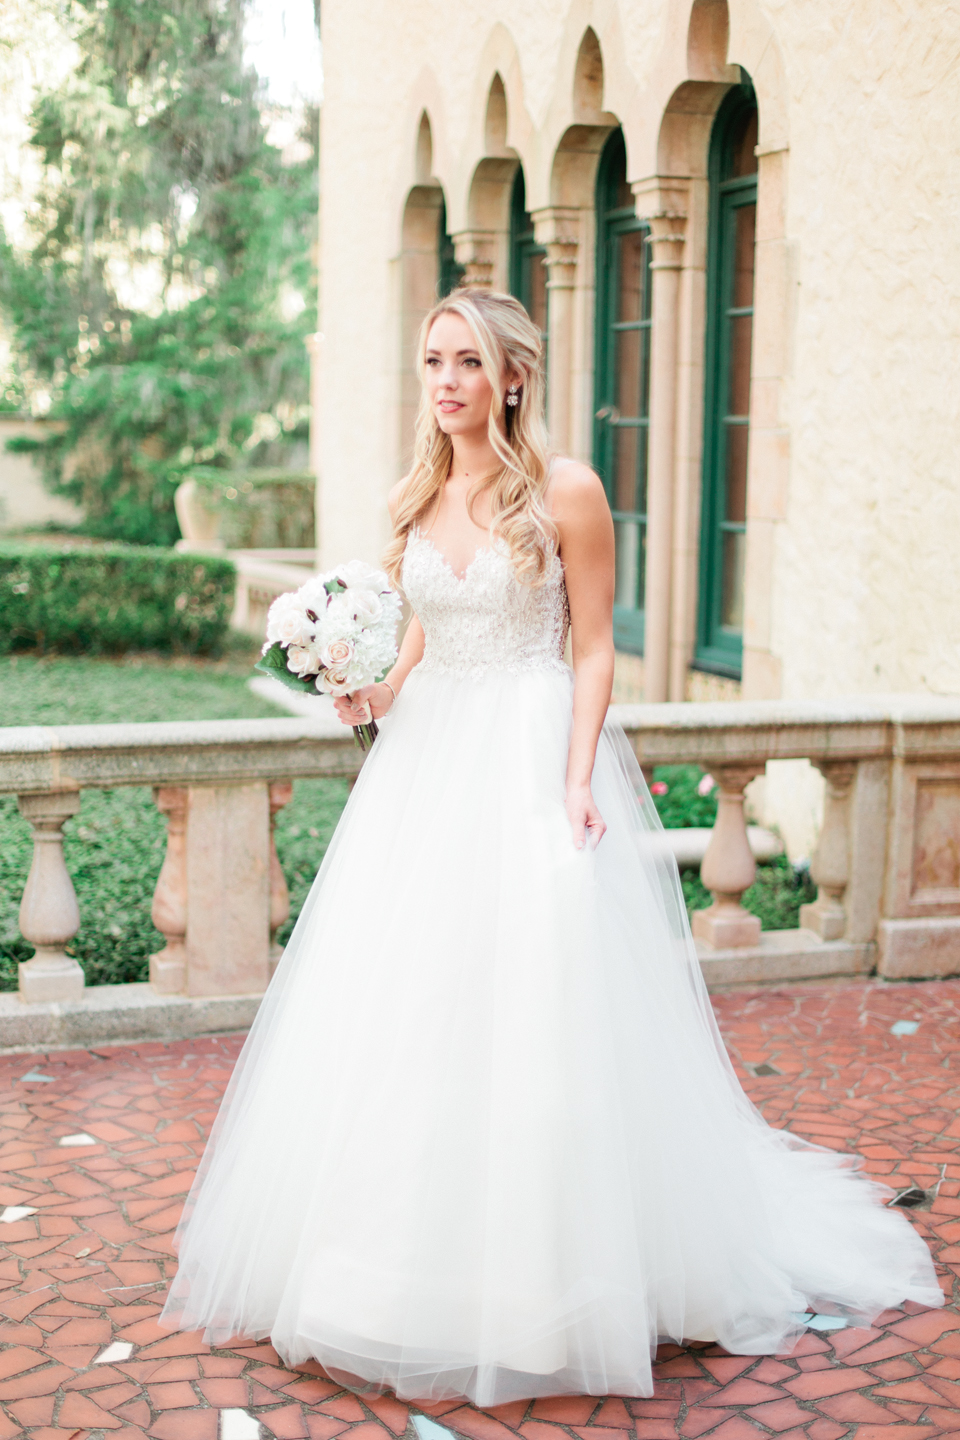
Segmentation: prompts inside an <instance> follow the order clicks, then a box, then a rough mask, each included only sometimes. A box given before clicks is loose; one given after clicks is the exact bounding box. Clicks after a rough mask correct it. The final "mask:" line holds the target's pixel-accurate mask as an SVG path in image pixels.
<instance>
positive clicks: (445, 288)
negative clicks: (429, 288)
mask: <svg viewBox="0 0 960 1440" xmlns="http://www.w3.org/2000/svg"><path fill="white" fill-rule="evenodd" d="M463 276H464V267H463V266H462V265H458V264H457V256H456V252H455V250H454V245H453V241H452V240H451V238H450V236H449V235H448V234H447V204H446V201H445V200H444V201H442V202H441V205H440V218H439V222H438V225H437V298H438V299H439V300H442V299H443V297H444V295H449V294H450V291H451V290H456V288H457V286H458V285H459V284H460V282H461V281H462V280H463Z"/></svg>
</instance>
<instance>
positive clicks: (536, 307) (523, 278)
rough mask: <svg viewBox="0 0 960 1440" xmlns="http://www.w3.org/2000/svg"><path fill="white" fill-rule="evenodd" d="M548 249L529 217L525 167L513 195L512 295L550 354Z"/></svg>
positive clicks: (511, 242) (518, 171)
mask: <svg viewBox="0 0 960 1440" xmlns="http://www.w3.org/2000/svg"><path fill="white" fill-rule="evenodd" d="M546 256H547V247H546V246H545V245H538V244H537V240H536V236H535V235H534V230H533V221H532V220H531V218H530V216H529V215H528V213H527V188H526V182H525V180H524V178H523V166H522V165H519V166H518V167H517V173H516V175H515V176H514V179H513V189H512V190H511V192H510V294H511V295H515V296H516V298H517V299H518V300H519V301H520V304H521V305H522V306H523V307H524V309H525V310H526V312H527V314H528V315H529V316H530V319H531V320H532V321H533V323H534V325H536V326H537V328H538V329H539V331H540V335H541V337H542V339H543V353H544V361H546V354H547V311H548V296H549V292H548V290H547V266H546Z"/></svg>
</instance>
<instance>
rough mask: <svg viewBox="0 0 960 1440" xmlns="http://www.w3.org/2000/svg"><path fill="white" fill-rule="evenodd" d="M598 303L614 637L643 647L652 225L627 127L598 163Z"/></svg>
mask: <svg viewBox="0 0 960 1440" xmlns="http://www.w3.org/2000/svg"><path fill="white" fill-rule="evenodd" d="M596 209H597V276H596V280H597V292H596V293H597V302H596V303H597V309H596V333H595V348H594V354H595V364H594V407H593V408H594V422H593V463H594V468H595V469H596V471H597V474H598V475H599V476H600V479H601V480H602V481H603V485H604V489H605V490H606V492H607V499H608V500H609V502H610V509H611V511H612V514H613V523H614V531H615V535H616V583H615V591H614V606H613V638H614V644H615V645H616V647H617V649H618V650H629V651H633V652H634V653H635V654H640V655H642V654H643V640H644V586H645V583H646V543H647V454H648V448H649V431H650V330H651V323H652V314H651V298H652V296H651V291H652V286H651V272H650V245H649V243H648V241H649V227H648V226H647V225H646V224H645V223H644V222H643V221H642V220H638V219H637V214H636V209H635V206H634V198H633V194H632V192H631V190H630V188H629V186H628V185H627V150H626V142H625V141H624V138H623V131H622V130H614V131H613V132H612V134H611V135H610V136H609V137H608V139H607V142H606V144H605V145H604V148H603V151H602V153H601V156H600V164H599V167H598V170H597V192H596Z"/></svg>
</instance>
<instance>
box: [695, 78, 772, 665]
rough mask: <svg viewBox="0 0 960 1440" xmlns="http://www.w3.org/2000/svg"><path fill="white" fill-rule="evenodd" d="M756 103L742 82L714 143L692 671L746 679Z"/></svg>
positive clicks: (728, 101)
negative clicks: (745, 563)
mask: <svg viewBox="0 0 960 1440" xmlns="http://www.w3.org/2000/svg"><path fill="white" fill-rule="evenodd" d="M757 125H758V115H757V101H756V96H755V94H754V90H753V86H752V85H751V84H750V83H749V81H748V82H745V83H744V84H742V85H738V86H737V87H736V88H735V89H733V90H731V91H730V93H729V94H728V95H727V96H726V97H725V99H724V101H723V103H722V105H721V106H720V109H719V110H718V111H717V115H716V119H715V120H714V123H713V130H712V132H711V137H710V161H709V184H710V218H709V232H708V252H707V325H706V348H705V357H704V359H705V365H704V434H703V476H702V485H703V489H702V507H701V530H700V592H699V605H698V612H699V613H698V617H697V618H698V624H697V645H696V650H695V655H694V664H695V666H696V668H697V669H699V670H708V671H712V672H713V673H715V674H719V675H729V676H733V677H735V678H736V679H739V678H740V675H741V671H742V665H743V590H744V557H745V550H746V532H747V461H748V454H749V444H750V359H751V348H752V340H753V301H754V271H755V256H756V216H757V160H756V154H755V147H756V143H757Z"/></svg>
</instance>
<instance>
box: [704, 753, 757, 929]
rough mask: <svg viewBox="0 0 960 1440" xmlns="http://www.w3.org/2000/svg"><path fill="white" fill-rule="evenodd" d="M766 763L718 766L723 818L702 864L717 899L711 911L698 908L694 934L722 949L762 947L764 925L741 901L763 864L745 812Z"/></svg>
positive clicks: (714, 769)
mask: <svg viewBox="0 0 960 1440" xmlns="http://www.w3.org/2000/svg"><path fill="white" fill-rule="evenodd" d="M763 769H764V767H763V766H762V765H713V764H711V766H710V772H711V774H712V775H713V777H714V779H715V780H716V782H717V789H718V792H719V793H718V796H717V819H716V823H715V824H714V827H713V833H712V834H711V836H710V843H709V845H708V846H707V852H706V854H705V855H704V857H703V863H702V864H701V866H700V878H701V880H702V881H703V883H704V885H705V886H706V887H707V889H708V890H709V891H710V893H711V895H712V896H713V904H712V905H710V906H709V907H708V908H707V909H706V910H695V911H694V914H693V933H694V936H695V937H696V938H697V939H698V940H704V941H706V943H707V944H708V945H712V946H713V947H714V949H716V950H726V949H733V948H739V947H742V946H745V945H759V943H760V921H759V920H758V919H757V917H756V915H751V914H750V913H749V911H747V910H745V909H744V908H743V906H742V905H741V903H740V898H741V896H742V895H743V892H744V891H745V890H748V889H749V888H750V886H751V885H752V884H753V882H754V879H755V877H756V873H757V862H756V861H755V860H754V858H753V851H752V850H751V849H750V842H749V840H748V839H747V823H746V817H745V815H744V813H743V792H744V790H745V789H746V787H747V786H748V785H749V783H750V781H751V780H753V779H754V778H755V777H756V776H757V775H760V774H761V773H762V771H763Z"/></svg>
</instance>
